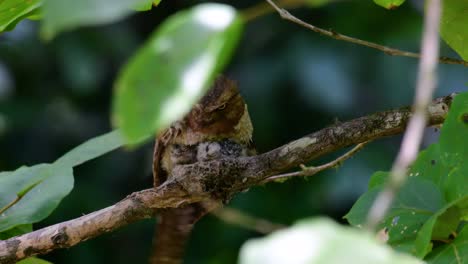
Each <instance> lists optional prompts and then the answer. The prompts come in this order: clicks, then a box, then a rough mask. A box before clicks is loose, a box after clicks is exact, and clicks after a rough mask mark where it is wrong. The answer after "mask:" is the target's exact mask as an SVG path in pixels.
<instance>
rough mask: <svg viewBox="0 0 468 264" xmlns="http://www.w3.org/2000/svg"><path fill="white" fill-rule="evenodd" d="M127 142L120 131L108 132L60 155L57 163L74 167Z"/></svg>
mask: <svg viewBox="0 0 468 264" xmlns="http://www.w3.org/2000/svg"><path fill="white" fill-rule="evenodd" d="M124 144H125V141H124V140H123V138H122V135H121V133H120V131H118V130H115V131H112V132H109V133H107V134H104V135H101V136H98V137H95V138H92V139H90V140H88V141H86V142H85V143H83V144H81V145H79V146H78V147H76V148H74V149H72V150H71V151H69V152H67V153H66V154H65V155H63V156H62V157H60V158H59V159H58V160H57V161H56V162H55V164H59V163H60V165H61V166H69V167H74V166H77V165H80V164H82V163H84V162H86V161H89V160H91V159H94V158H96V157H99V156H102V155H104V154H105V153H107V152H110V151H112V150H115V149H117V148H119V147H121V146H122V145H124Z"/></svg>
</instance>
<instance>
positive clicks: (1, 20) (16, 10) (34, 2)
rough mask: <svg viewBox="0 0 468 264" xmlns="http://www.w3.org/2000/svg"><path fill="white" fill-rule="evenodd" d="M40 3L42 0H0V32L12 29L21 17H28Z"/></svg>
mask: <svg viewBox="0 0 468 264" xmlns="http://www.w3.org/2000/svg"><path fill="white" fill-rule="evenodd" d="M41 4H42V0H27V1H26V0H21V1H19V0H3V1H0V32H2V31H5V30H10V29H13V28H14V26H15V25H16V24H17V23H18V22H19V21H20V20H21V19H23V18H25V17H28V16H29V15H30V14H32V13H33V12H34V11H35V10H37V9H38V8H39V7H40V6H41Z"/></svg>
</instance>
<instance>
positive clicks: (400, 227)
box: [345, 174, 444, 254]
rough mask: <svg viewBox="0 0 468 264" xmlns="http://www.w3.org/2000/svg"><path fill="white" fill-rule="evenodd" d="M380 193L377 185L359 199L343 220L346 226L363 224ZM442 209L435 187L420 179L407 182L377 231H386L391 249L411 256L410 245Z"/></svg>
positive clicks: (438, 192) (380, 188) (441, 202)
mask: <svg viewBox="0 0 468 264" xmlns="http://www.w3.org/2000/svg"><path fill="white" fill-rule="evenodd" d="M376 175H378V174H376ZM382 189H383V185H380V186H378V187H376V188H373V189H371V190H369V191H368V192H367V193H365V194H364V195H363V196H361V197H360V198H359V200H358V201H357V202H356V204H355V205H354V206H353V208H352V209H351V211H350V212H349V213H348V214H347V215H346V216H345V218H346V219H348V221H349V223H351V224H352V225H354V226H362V225H363V224H364V223H365V221H366V217H367V213H368V211H369V208H370V207H371V206H372V204H373V202H374V200H375V197H376V196H377V194H378V193H379V192H380V191H381V190H382ZM443 206H444V200H443V196H442V194H441V193H440V191H439V189H438V188H437V186H436V185H434V184H433V183H432V182H430V181H427V180H424V179H422V178H419V177H413V178H409V179H408V182H407V183H406V184H405V185H404V186H403V188H402V189H401V191H400V192H399V194H398V196H397V197H396V199H395V201H394V203H393V204H392V207H391V208H390V210H389V212H388V214H387V215H386V217H385V218H384V220H383V221H382V223H380V225H379V228H386V229H387V230H388V236H389V240H388V243H389V244H390V245H392V246H395V247H396V248H398V249H402V250H404V251H407V252H411V253H413V254H414V253H416V252H415V249H414V246H413V245H412V241H414V240H415V239H416V237H417V235H418V233H419V231H420V229H421V226H423V225H424V224H425V223H426V222H427V221H428V220H429V219H430V218H431V216H433V215H434V214H436V213H437V212H439V210H442V209H443ZM430 237H431V236H430V233H429V238H430ZM400 245H403V247H400Z"/></svg>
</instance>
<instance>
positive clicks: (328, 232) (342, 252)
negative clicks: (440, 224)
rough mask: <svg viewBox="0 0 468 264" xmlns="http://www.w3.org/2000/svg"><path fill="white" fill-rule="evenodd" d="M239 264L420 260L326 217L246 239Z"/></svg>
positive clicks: (370, 235) (412, 261) (400, 261)
mask: <svg viewBox="0 0 468 264" xmlns="http://www.w3.org/2000/svg"><path fill="white" fill-rule="evenodd" d="M239 263H241V264H257V263H268V264H276V263H278V264H283V263H290V264H302V263H309V264H321V263H323V264H325V263H326V264H334V263H336V264H338V263H339V264H341V263H373V264H384V263H388V264H390V263H401V264H403V263H408V264H409V263H422V261H420V260H418V259H416V258H413V257H411V256H409V255H405V254H401V253H397V252H395V251H393V250H392V249H391V248H390V247H389V246H387V245H385V244H383V243H380V242H379V241H377V240H376V239H375V237H374V236H373V235H372V234H370V233H366V232H365V231H363V230H358V229H355V228H350V227H345V226H341V225H339V224H337V223H335V222H333V221H331V220H329V219H323V218H319V219H309V220H303V221H301V222H299V223H297V224H295V225H294V226H292V227H290V228H287V229H284V230H280V231H277V232H275V233H273V234H271V235H269V236H267V237H265V238H261V239H253V240H249V241H247V243H245V244H244V245H243V246H242V249H241V252H240V261H239Z"/></svg>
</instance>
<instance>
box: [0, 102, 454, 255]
mask: <svg viewBox="0 0 468 264" xmlns="http://www.w3.org/2000/svg"><path fill="white" fill-rule="evenodd" d="M453 97H454V96H453V95H452V96H446V97H442V98H439V99H437V100H435V101H434V102H433V103H432V104H431V105H430V106H429V108H428V113H429V114H428V118H429V120H428V124H429V125H437V124H441V123H442V122H443V121H444V119H445V116H446V114H447V112H448V109H449V106H450V104H451V102H452V99H453ZM410 115H411V109H410V108H409V107H405V108H400V109H397V110H392V111H385V112H380V113H376V114H373V115H370V116H366V117H361V118H357V119H354V120H351V121H349V122H344V123H341V124H336V125H333V126H330V127H328V128H325V129H322V130H320V131H318V132H315V133H312V134H309V135H307V136H305V137H302V138H300V139H297V140H295V141H292V142H290V143H288V144H286V145H284V146H281V147H279V148H276V149H274V150H272V151H269V152H267V153H264V154H261V155H257V156H252V157H242V158H228V159H220V160H213V161H207V162H198V163H195V164H191V165H180V166H176V167H175V168H174V170H173V171H172V177H171V180H169V181H167V182H165V183H164V184H162V185H161V186H160V187H158V188H157V189H156V190H154V189H149V190H143V191H140V192H136V193H134V194H132V195H130V196H128V197H127V198H125V199H124V200H122V201H120V202H118V203H117V204H115V205H113V206H110V207H107V208H104V209H102V210H99V211H96V212H94V213H91V214H88V215H85V216H82V217H79V218H76V219H73V220H70V221H67V222H63V223H60V224H56V225H53V226H49V227H46V228H42V229H40V230H37V231H34V232H31V233H28V234H24V235H20V236H16V237H13V238H10V239H8V240H4V241H0V263H14V262H16V261H18V260H20V259H23V258H26V257H29V256H33V255H37V254H44V253H47V252H49V251H52V250H54V249H57V248H66V247H71V246H73V245H75V244H77V243H79V242H81V241H85V240H88V239H90V238H93V237H96V236H98V235H101V234H104V233H107V232H111V231H113V230H115V229H117V228H119V227H122V226H125V225H127V224H130V223H132V222H135V221H138V220H141V219H144V218H149V217H153V216H154V214H155V211H156V209H158V208H177V207H181V206H184V205H187V204H191V203H196V202H204V201H212V200H213V198H215V199H214V200H218V199H221V200H222V201H228V200H229V199H230V198H231V197H232V196H233V195H234V194H236V193H238V192H240V191H243V190H245V189H248V188H250V187H253V186H255V185H258V184H260V183H261V182H262V181H263V180H264V179H265V178H267V177H269V176H271V175H275V174H278V173H280V172H282V171H284V170H287V169H291V168H294V167H296V166H298V165H299V164H301V163H305V162H307V161H309V160H312V159H315V158H317V157H320V156H323V155H325V154H328V153H331V152H334V151H336V150H339V149H341V148H344V147H347V146H350V145H353V144H357V143H360V142H365V141H368V140H372V139H377V138H381V137H385V136H391V135H395V134H399V133H401V132H402V131H403V130H404V128H405V126H406V124H407V121H408V119H409V117H410Z"/></svg>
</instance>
